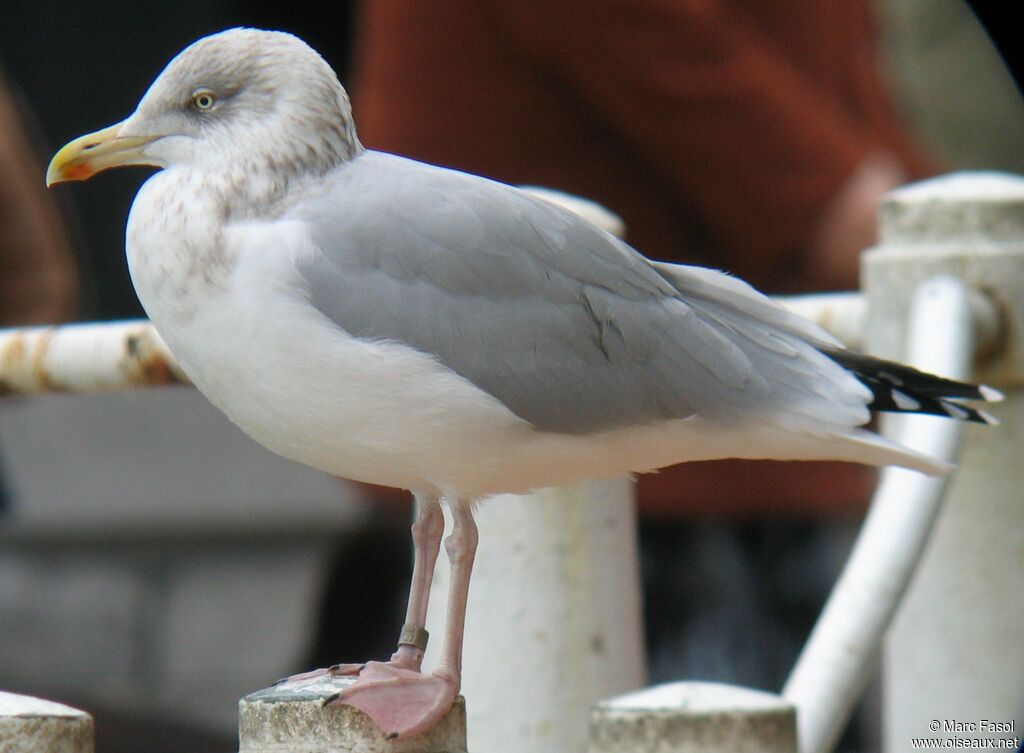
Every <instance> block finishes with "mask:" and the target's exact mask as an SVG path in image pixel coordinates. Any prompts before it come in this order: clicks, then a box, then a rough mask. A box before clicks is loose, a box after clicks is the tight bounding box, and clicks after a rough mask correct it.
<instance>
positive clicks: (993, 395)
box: [978, 384, 1003, 403]
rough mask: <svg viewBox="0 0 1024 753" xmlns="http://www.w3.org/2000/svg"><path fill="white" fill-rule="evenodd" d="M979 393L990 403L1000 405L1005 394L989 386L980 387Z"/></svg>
mask: <svg viewBox="0 0 1024 753" xmlns="http://www.w3.org/2000/svg"><path fill="white" fill-rule="evenodd" d="M978 392H980V393H981V396H982V397H983V398H985V400H986V401H987V402H989V403H1000V402H1002V401H1003V393H1002V392H1000V391H999V390H997V389H996V388H995V387H989V386H988V385H987V384H980V385H978Z"/></svg>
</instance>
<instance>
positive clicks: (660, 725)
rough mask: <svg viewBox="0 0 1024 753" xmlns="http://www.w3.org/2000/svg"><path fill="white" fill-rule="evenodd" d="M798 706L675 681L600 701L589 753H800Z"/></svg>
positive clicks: (766, 696)
mask: <svg viewBox="0 0 1024 753" xmlns="http://www.w3.org/2000/svg"><path fill="white" fill-rule="evenodd" d="M796 750H797V743H796V708H795V707H794V706H793V704H791V703H789V702H788V701H786V700H785V699H783V698H781V697H780V696H777V695H774V694H772V693H766V692H763V691H760V690H750V689H749V688H739V687H734V686H731V685H721V684H718V683H710V682H675V683H670V684H667V685H656V686H654V687H651V688H647V689H645V690H639V691H637V692H635V693H630V694H628V695H624V696H620V697H618V698H614V699H612V700H610V701H604V702H602V703H599V704H598V705H597V706H596V707H595V708H594V710H593V712H592V714H591V722H590V749H589V753H796Z"/></svg>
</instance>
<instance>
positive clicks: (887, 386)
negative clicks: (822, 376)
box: [822, 348, 1003, 426]
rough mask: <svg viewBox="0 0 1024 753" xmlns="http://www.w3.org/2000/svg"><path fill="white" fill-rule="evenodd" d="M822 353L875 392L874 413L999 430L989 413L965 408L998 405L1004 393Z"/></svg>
mask: <svg viewBox="0 0 1024 753" xmlns="http://www.w3.org/2000/svg"><path fill="white" fill-rule="evenodd" d="M822 352H823V353H824V354H825V355H827V356H828V357H829V358H831V359H832V360H834V361H836V362H837V363H838V364H839V365H840V366H843V367H844V368H846V369H847V370H849V371H850V373H852V374H853V375H854V376H855V377H857V379H858V380H860V382H861V383H862V384H863V385H864V386H866V387H867V388H868V389H869V390H871V395H872V401H871V403H870V405H869V406H868V407H869V408H870V409H871V410H874V411H881V412H887V413H923V414H926V415H934V416H944V417H948V418H952V419H955V420H957V421H969V422H971V423H978V424H986V425H988V426H997V425H998V424H999V421H998V420H997V419H996V418H995V417H994V416H992V415H990V414H989V413H986V412H985V411H982V410H979V409H977V408H972V407H971V406H969V405H964V404H963V403H962V402H961V401H964V400H981V401H984V402H989V403H997V402H999V401H1001V400H1002V399H1003V393H1002V392H1000V391H999V390H997V389H995V388H994V387H990V386H988V385H987V384H978V385H975V384H968V383H966V382H959V381H956V380H955V379H947V378H945V377H940V376H935V375H934V374H928V373H925V372H923V371H918V370H917V369H914V368H912V367H910V366H904V365H903V364H898V363H894V362H892V361H885V360H883V359H880V358H873V357H871V356H865V355H861V354H859V353H851V352H849V351H840V350H833V349H824V348H823V349H822Z"/></svg>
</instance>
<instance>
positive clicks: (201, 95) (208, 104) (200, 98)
mask: <svg viewBox="0 0 1024 753" xmlns="http://www.w3.org/2000/svg"><path fill="white" fill-rule="evenodd" d="M216 102H217V97H216V95H214V93H213V92H212V91H210V90H209V89H196V90H195V91H194V92H192V106H193V107H194V108H196V109H197V110H201V111H203V112H205V111H206V110H209V109H211V108H212V107H213V105H214V104H215V103H216Z"/></svg>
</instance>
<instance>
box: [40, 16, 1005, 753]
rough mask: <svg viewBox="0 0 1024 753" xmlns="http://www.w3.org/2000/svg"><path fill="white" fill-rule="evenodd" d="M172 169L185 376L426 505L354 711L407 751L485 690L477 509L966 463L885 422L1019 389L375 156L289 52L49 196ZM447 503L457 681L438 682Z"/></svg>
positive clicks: (204, 49) (176, 103) (67, 165)
mask: <svg viewBox="0 0 1024 753" xmlns="http://www.w3.org/2000/svg"><path fill="white" fill-rule="evenodd" d="M125 165H150V166H155V167H158V168H162V169H161V170H159V171H157V172H156V173H154V174H153V175H152V176H151V177H150V178H149V179H148V180H147V181H146V183H145V184H144V185H143V186H142V188H141V189H140V190H139V193H138V195H137V196H136V197H135V201H134V203H133V205H132V209H131V213H130V215H129V218H128V225H127V232H126V249H127V257H128V264H129V268H130V271H131V276H132V280H133V282H134V285H135V289H136V291H137V293H138V296H139V299H140V300H141V302H142V304H143V306H144V308H145V310H146V312H147V314H148V315H149V317H150V318H151V320H152V321H153V323H154V325H155V326H156V328H157V330H158V331H159V333H160V335H161V336H162V337H163V338H164V340H165V341H166V342H167V345H168V346H169V347H170V349H171V351H172V352H173V353H174V355H175V356H176V357H177V358H178V360H179V361H180V362H181V366H182V368H183V369H184V370H185V372H186V373H187V374H188V376H189V377H190V379H191V380H192V381H193V382H194V383H195V385H196V386H197V387H198V388H199V390H201V391H202V392H203V393H204V394H205V395H206V397H207V398H208V399H209V400H210V401H211V402H212V403H213V404H214V405H216V406H217V407H218V408H220V409H221V410H222V411H223V412H224V413H226V414H227V415H228V417H229V418H230V419H231V420H232V421H233V422H234V423H236V424H237V425H238V426H239V427H240V428H241V429H242V430H243V431H244V432H246V433H247V434H249V435H250V436H252V437H253V438H254V439H256V440H257V441H258V442H260V443H262V444H264V445H265V446H266V447H268V448H269V449H271V450H273V451H274V452H277V453H279V454H281V455H283V456H285V457H287V458H291V459H293V460H296V461H299V462H301V463H305V464H307V465H310V466H312V467H314V468H318V469H320V470H322V471H326V472H328V473H331V474H334V475H337V476H342V477H345V478H349V479H355V480H358V481H364V482H370V483H374V484H381V485H385V486H392V487H399V488H402V489H409V490H411V491H412V493H413V495H414V498H415V501H416V516H415V522H414V523H413V525H412V539H413V542H414V545H415V556H414V566H413V573H412V581H411V586H410V594H409V602H408V609H407V613H406V620H405V625H404V626H403V628H402V631H401V635H400V639H399V645H398V648H397V650H396V651H395V653H394V654H393V656H392V657H391V659H390V660H388V661H386V662H377V661H371V662H367V663H365V664H359V665H351V664H345V665H335V666H334V667H331V668H328V669H325V670H317V671H316V672H314V673H311V674H316V673H317V672H319V673H329V674H358V679H357V680H356V681H355V683H354V684H352V685H351V686H350V687H349V688H348V689H347V690H345V691H344V692H343V693H342V694H340V696H339V697H338V698H337V699H335V700H334V701H333V702H334V703H345V704H350V705H352V706H355V707H357V708H359V709H361V710H362V711H364V712H365V713H366V714H368V715H369V716H370V717H371V718H372V719H373V720H374V721H375V722H376V723H377V724H378V726H380V728H381V729H382V730H383V731H384V732H385V733H387V734H388V735H390V736H394V737H399V738H407V737H411V736H413V735H416V734H419V733H421V732H423V731H425V730H427V729H429V728H430V727H431V726H432V725H433V724H434V723H436V722H437V721H438V720H439V719H441V718H442V717H443V716H444V715H445V714H446V713H447V711H448V709H449V708H450V706H451V704H452V702H453V701H454V699H455V697H456V695H457V694H458V692H459V688H460V677H461V662H462V640H463V629H464V625H465V611H466V598H467V595H468V591H469V581H470V573H471V570H472V566H473V559H474V554H475V552H476V546H477V529H476V525H475V524H474V522H473V512H474V505H475V504H476V503H477V502H478V501H479V500H481V499H483V498H485V497H488V496H490V495H494V494H498V493H504V492H524V491H528V490H531V489H535V488H539V487H546V486H556V485H563V484H568V483H572V482H576V481H579V480H582V479H595V478H608V477H613V476H619V475H622V474H626V473H635V472H644V471H650V470H654V469H657V468H661V467H664V466H667V465H671V464H675V463H679V462H682V461H688V460H707V459H713V458H725V457H740V458H771V459H780V460H793V459H808V460H847V461H853V462H858V463H866V464H873V465H887V464H895V465H900V466H905V467H908V468H913V469H917V470H920V471H922V472H924V473H929V474H939V473H944V472H947V471H948V468H947V467H946V466H945V465H943V464H942V463H940V462H938V461H936V460H934V459H931V458H928V457H926V456H924V455H922V454H919V453H916V452H914V451H912V450H910V449H908V448H905V447H901V446H899V445H897V444H895V443H893V442H890V441H888V440H886V439H884V438H882V437H880V436H878V435H876V434H874V433H872V432H870V431H868V430H866V429H863V428H861V427H862V426H863V425H864V424H866V423H867V422H868V421H869V420H870V417H871V413H872V411H875V410H884V411H896V412H916V413H930V414H936V415H942V416H950V417H953V418H956V419H961V420H968V421H974V422H981V423H991V422H992V419H990V418H989V417H988V416H987V415H986V414H985V413H983V412H981V411H979V410H977V409H975V408H972V407H970V406H968V405H965V404H964V403H963V402H962V401H964V400H995V399H998V397H999V395H998V393H997V392H996V391H995V390H993V389H991V388H988V387H985V386H973V385H968V384H963V383H959V382H955V381H951V380H948V379H943V378H939V377H935V376H931V375H927V374H923V373H921V372H918V371H915V370H914V369H911V368H908V367H906V366H902V365H899V364H895V363H890V362H886V361H881V360H877V359H874V358H870V357H868V356H864V355H859V354H855V353H852V352H850V351H847V350H845V349H844V348H843V347H842V345H841V344H840V343H839V342H837V341H836V340H834V339H833V338H832V337H831V336H830V335H828V334H826V333H825V332H824V331H823V330H821V329H820V328H819V327H817V326H816V325H814V324H812V323H811V322H808V321H806V320H804V319H801V318H799V317H797V316H796V315H794V314H791V313H789V312H788V311H787V310H785V309H784V308H782V307H781V306H779V305H777V304H775V303H774V302H772V301H771V300H769V299H768V298H766V297H765V296H763V295H761V294H760V293H758V292H757V291H755V290H754V289H753V288H751V287H750V286H748V285H747V284H745V283H744V282H741V281H740V280H738V279H735V278H733V277H729V276H727V275H726V274H723V273H721V272H718V271H714V270H710V269H704V268H700V267H693V266H683V265H678V264H667V263H659V262H654V261H650V260H648V259H646V258H645V257H643V256H642V255H640V254H639V253H638V252H637V251H635V250H634V249H633V248H631V247H630V246H628V245H627V244H625V243H624V242H622V241H621V240H619V239H617V238H616V237H614V236H612V235H611V234H609V233H607V232H605V231H603V230H601V229H599V228H598V227H596V226H594V225H593V224H591V223H589V222H588V221H586V220H584V219H582V218H581V217H579V216H577V215H575V214H573V213H571V212H569V211H568V210H565V209H562V208H560V207H558V206H556V205H554V204H552V203H550V202H548V201H545V200H543V199H540V198H537V197H535V196H532V195H530V194H528V193H526V192H524V191H521V190H519V189H517V188H514V187H511V186H508V185H504V184H502V183H498V182H495V181H491V180H487V179H484V178H481V177H478V176H474V175H469V174H466V173H462V172H458V171H455V170H448V169H443V168H440V167H435V166H431V165H427V164H423V163H420V162H416V161H413V160H409V159H405V158H402V157H400V156H395V155H391V154H386V153H381V152H376V151H372V150H368V149H365V148H364V147H363V146H362V145H361V144H360V142H359V139H358V137H357V135H356V128H355V125H354V122H353V117H352V110H351V106H350V104H349V99H348V96H347V94H346V93H345V90H344V89H343V88H342V86H341V84H340V83H339V82H338V79H337V77H336V75H335V74H334V72H333V70H332V69H331V68H330V66H329V65H328V64H327V63H326V62H325V61H324V60H323V59H322V58H321V57H320V56H319V55H318V54H317V53H316V52H315V51H314V50H312V49H311V48H310V47H308V46H307V45H306V44H305V43H304V42H302V41H301V40H300V39H298V38H296V37H294V36H292V35H290V34H286V33H283V32H276V31H262V30H256V29H231V30H228V31H224V32H221V33H218V34H214V35H211V36H208V37H204V38H202V39H200V40H198V41H197V42H195V43H193V44H192V45H190V46H189V47H187V48H186V49H185V50H184V51H182V52H181V53H179V54H178V55H177V57H175V58H174V59H173V60H172V61H171V62H170V63H169V64H168V65H167V67H166V68H165V69H164V71H163V72H162V73H161V74H160V75H159V77H158V78H157V79H156V80H155V81H154V83H153V84H152V85H151V86H150V88H149V90H148V91H147V92H146V94H145V95H144V96H143V98H142V100H141V101H140V102H139V104H138V107H137V108H136V110H135V112H134V113H132V114H131V115H130V116H129V117H128V118H126V119H125V120H123V121H121V122H120V123H117V124H116V125H113V126H110V127H109V128H105V129H103V130H100V131H97V132H95V133H91V134H89V135H86V136H82V137H80V138H78V139H75V140H74V141H71V142H70V143H69V144H67V145H66V146H64V147H63V148H62V149H61V150H60V151H58V152H57V154H56V155H55V156H54V158H53V160H52V162H51V163H50V166H49V169H48V171H47V177H46V179H47V184H48V185H52V184H54V183H57V182H61V181H71V180H83V179H86V178H89V177H91V176H92V175H94V174H96V173H97V172H99V171H101V170H105V169H107V168H113V167H121V166H125ZM442 499H443V500H445V501H446V503H447V507H448V509H449V511H450V514H451V516H452V519H453V530H452V533H451V535H450V536H449V538H447V539H446V540H445V548H446V551H447V555H448V557H449V559H450V560H451V581H450V591H449V596H448V605H447V614H446V618H447V624H446V628H445V635H444V637H443V650H442V657H441V660H440V663H439V665H438V666H437V668H436V669H435V670H434V671H433V672H432V673H429V674H428V673H424V672H422V671H421V662H422V659H423V650H424V648H425V646H426V640H427V634H426V630H425V629H424V625H425V623H426V615H427V599H428V596H429V591H430V582H431V578H432V573H433V569H434V564H435V562H436V560H437V557H438V553H439V549H440V545H441V539H442V531H443V527H444V526H443V517H442V515H443V513H442V510H441V506H440V502H441V500H442Z"/></svg>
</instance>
